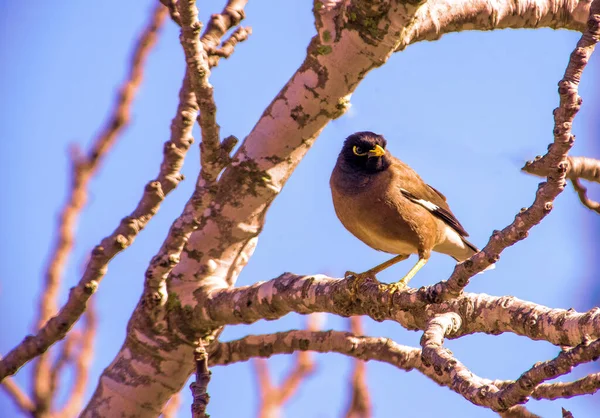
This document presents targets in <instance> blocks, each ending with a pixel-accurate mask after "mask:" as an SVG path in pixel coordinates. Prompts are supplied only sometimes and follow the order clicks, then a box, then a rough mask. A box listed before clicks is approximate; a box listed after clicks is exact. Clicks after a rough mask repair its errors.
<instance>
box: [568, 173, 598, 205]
mask: <svg viewBox="0 0 600 418" xmlns="http://www.w3.org/2000/svg"><path fill="white" fill-rule="evenodd" d="M571 184H572V185H573V188H574V189H575V191H576V192H577V196H579V200H581V203H583V205H584V206H585V207H586V208H588V209H590V210H593V211H594V212H596V213H600V202H596V201H595V200H592V199H590V198H589V197H587V188H586V187H585V186H584V185H583V184H581V182H580V181H579V179H573V180H571Z"/></svg>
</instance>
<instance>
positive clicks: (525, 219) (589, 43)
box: [420, 0, 600, 301]
mask: <svg viewBox="0 0 600 418" xmlns="http://www.w3.org/2000/svg"><path fill="white" fill-rule="evenodd" d="M599 38H600V1H597V0H594V2H593V3H592V5H591V6H590V12H589V18H588V24H587V27H586V29H585V31H584V33H583V35H582V36H581V39H580V40H579V42H578V43H577V46H576V48H575V50H574V51H573V53H572V54H571V57H570V60H569V63H568V65H567V69H566V70H565V75H564V77H563V79H562V80H561V81H560V82H559V83H558V86H559V89H558V93H559V96H560V104H559V107H558V108H556V109H555V110H554V142H553V143H552V144H551V145H550V146H549V147H548V152H547V154H546V155H545V156H544V157H542V158H540V159H538V160H537V161H535V162H533V163H530V164H529V165H532V168H531V169H532V170H534V171H538V170H541V169H536V168H535V167H534V166H541V167H544V170H545V172H546V173H547V181H546V182H544V183H540V185H539V187H538V190H537V192H536V196H535V200H534V202H533V204H532V205H531V206H530V207H529V208H526V209H524V210H521V211H520V212H519V213H518V214H517V215H516V216H515V220H514V221H513V222H512V223H511V224H510V225H508V226H507V227H505V228H504V229H503V230H502V231H494V233H493V234H492V236H491V238H490V240H489V241H488V243H487V244H486V246H485V247H484V248H483V249H482V250H481V251H480V252H479V253H477V254H475V255H474V256H473V257H471V258H470V259H469V260H467V261H465V262H463V263H460V264H459V265H457V266H456V268H455V269H454V272H453V273H452V275H451V276H450V278H449V279H448V280H447V281H444V282H441V283H438V284H437V285H434V286H429V287H427V288H424V289H423V290H422V294H421V295H420V298H421V299H422V300H423V301H432V300H440V298H441V299H447V298H452V297H456V296H458V295H459V294H460V293H461V292H462V291H463V289H464V288H465V287H466V286H467V284H468V283H469V279H470V278H471V277H473V276H474V275H475V274H477V273H479V272H481V271H483V270H484V269H485V268H486V267H488V266H489V265H490V264H493V263H495V262H496V260H498V258H499V257H500V254H501V253H502V251H504V250H505V249H506V248H508V247H510V246H511V245H514V244H515V243H517V242H518V241H521V240H523V239H525V238H526V237H527V235H528V234H529V230H530V229H531V228H533V227H534V226H535V225H537V224H539V223H540V222H541V221H542V219H544V218H545V217H546V215H547V214H548V213H550V211H551V210H552V208H553V202H554V199H556V197H557V196H558V195H559V194H560V193H561V192H562V191H563V189H564V187H565V178H566V173H567V169H568V162H567V153H568V152H569V150H570V149H571V147H572V146H573V143H574V141H575V136H574V135H572V133H571V126H572V123H573V120H574V118H575V115H576V114H577V112H578V111H579V108H580V107H581V103H582V99H581V97H579V95H578V94H577V89H578V86H579V81H580V79H581V75H582V73H583V70H584V68H585V66H586V64H587V62H588V60H589V58H590V56H591V54H592V52H593V51H594V48H595V46H596V43H597V42H598V39H599Z"/></svg>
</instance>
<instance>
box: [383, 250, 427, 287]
mask: <svg viewBox="0 0 600 418" xmlns="http://www.w3.org/2000/svg"><path fill="white" fill-rule="evenodd" d="M428 261H429V257H427V258H425V257H423V256H421V255H420V256H419V261H417V263H416V264H415V265H414V266H413V267H412V268H411V269H410V270H409V271H408V273H406V275H405V276H404V277H403V278H401V279H400V280H399V281H397V282H396V283H392V284H390V288H391V292H392V293H394V292H397V291H399V290H402V289H404V288H405V287H406V286H407V285H408V282H409V281H410V279H412V278H413V277H414V276H415V274H417V272H418V271H419V270H421V268H422V267H423V266H424V265H425V264H427V262H428Z"/></svg>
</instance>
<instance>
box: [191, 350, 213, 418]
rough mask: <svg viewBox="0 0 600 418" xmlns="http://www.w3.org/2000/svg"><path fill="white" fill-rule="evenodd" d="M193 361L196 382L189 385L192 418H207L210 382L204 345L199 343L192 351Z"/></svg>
mask: <svg viewBox="0 0 600 418" xmlns="http://www.w3.org/2000/svg"><path fill="white" fill-rule="evenodd" d="M194 361H195V362H196V381H195V382H192V383H191V384H190V389H191V391H192V396H193V398H194V401H193V402H192V418H208V415H207V414H206V406H207V405H208V401H209V400H210V395H209V394H208V383H209V382H210V375H211V372H210V370H208V354H207V353H206V349H205V348H204V343H202V342H199V344H198V347H197V348H196V350H195V351H194Z"/></svg>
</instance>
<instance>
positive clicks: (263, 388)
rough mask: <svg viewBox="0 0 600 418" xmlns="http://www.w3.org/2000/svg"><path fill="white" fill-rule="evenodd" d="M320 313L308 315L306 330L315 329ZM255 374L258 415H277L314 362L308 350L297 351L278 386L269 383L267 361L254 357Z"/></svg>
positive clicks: (311, 371)
mask: <svg viewBox="0 0 600 418" xmlns="http://www.w3.org/2000/svg"><path fill="white" fill-rule="evenodd" d="M320 318H321V315H319V314H313V315H309V316H308V317H307V320H306V330H307V331H317V330H318V329H319V328H320V326H321V324H320ZM253 364H254V368H255V371H256V376H257V379H258V391H259V397H260V404H259V407H258V414H257V416H258V417H261V418H268V417H271V418H273V417H275V416H279V415H281V414H280V411H281V409H282V408H283V406H284V405H285V403H286V402H287V401H288V400H289V399H290V398H291V397H292V396H294V394H295V393H296V392H297V391H298V388H299V387H300V385H301V384H302V382H303V381H304V380H305V379H306V378H307V377H308V376H309V375H310V374H312V373H313V372H314V370H315V362H314V360H313V358H312V355H311V353H310V352H308V351H299V352H298V354H297V356H296V359H295V362H294V366H293V367H292V369H291V370H290V371H289V372H288V374H287V376H286V377H285V378H284V379H283V381H282V383H281V384H280V385H279V386H275V385H273V384H272V383H271V377H270V372H269V367H268V365H267V361H266V360H265V359H262V358H256V359H254V361H253Z"/></svg>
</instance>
